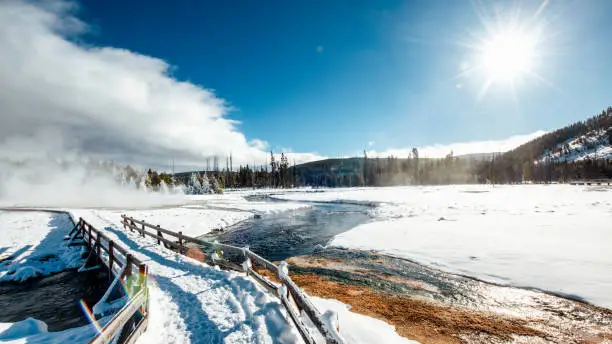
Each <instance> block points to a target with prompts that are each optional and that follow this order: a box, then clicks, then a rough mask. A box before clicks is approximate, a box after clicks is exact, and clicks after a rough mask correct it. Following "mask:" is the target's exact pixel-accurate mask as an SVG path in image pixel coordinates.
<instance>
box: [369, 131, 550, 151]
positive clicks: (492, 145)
mask: <svg viewBox="0 0 612 344" xmlns="http://www.w3.org/2000/svg"><path fill="white" fill-rule="evenodd" d="M544 134H546V132H545V131H542V130H538V131H536V132H534V133H531V134H525V135H515V136H511V137H509V138H507V139H503V140H488V141H472V142H459V143H451V144H446V145H432V146H425V147H417V148H418V150H419V155H420V156H421V157H427V158H443V157H445V156H446V155H448V154H449V153H450V152H451V151H452V152H453V155H455V156H457V155H465V154H474V153H498V152H507V151H509V150H512V149H514V148H516V147H518V146H520V145H522V144H523V143H527V142H529V141H531V140H533V139H535V138H536V137H539V136H542V135H544ZM411 152H412V148H397V149H396V148H390V149H387V150H385V151H375V150H371V151H368V156H379V157H387V156H391V155H392V156H396V157H407V156H409V155H410V154H411Z"/></svg>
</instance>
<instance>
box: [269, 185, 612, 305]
mask: <svg viewBox="0 0 612 344" xmlns="http://www.w3.org/2000/svg"><path fill="white" fill-rule="evenodd" d="M274 197H278V198H283V199H290V200H302V201H309V200H310V201H313V200H314V201H349V202H363V203H367V202H381V204H380V206H379V207H378V208H374V209H373V210H372V215H374V216H375V217H376V219H377V220H378V221H375V222H371V223H367V224H363V225H360V226H357V227H356V228H354V229H352V230H350V231H347V232H344V233H342V234H340V235H337V236H336V237H335V238H334V239H333V240H332V241H331V242H330V244H329V245H331V246H338V247H345V248H353V249H363V250H375V251H379V252H382V253H386V254H390V255H394V256H399V257H404V258H408V259H412V260H416V261H419V262H422V263H425V264H428V265H431V266H435V267H439V268H442V269H444V270H447V271H451V272H455V273H460V274H464V275H469V276H474V277H478V278H481V279H483V280H487V281H491V282H496V283H503V284H510V285H515V286H526V287H535V288H540V289H543V290H547V291H551V292H554V293H559V294H564V295H567V296H572V297H578V298H583V299H585V300H587V301H589V302H591V303H594V304H596V305H599V306H604V307H608V308H612V293H610V287H611V286H612V274H611V273H610V271H612V250H611V249H610V243H612V227H611V223H612V221H611V219H612V189H606V188H584V187H577V186H570V185H521V186H483V185H476V186H435V187H434V186H432V187H395V188H368V189H356V190H348V189H342V190H328V191H326V192H318V193H300V194H287V195H279V196H274Z"/></svg>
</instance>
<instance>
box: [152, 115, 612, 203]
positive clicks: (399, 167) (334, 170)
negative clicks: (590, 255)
mask: <svg viewBox="0 0 612 344" xmlns="http://www.w3.org/2000/svg"><path fill="white" fill-rule="evenodd" d="M611 128H612V107H608V108H607V109H606V110H604V111H602V112H601V113H600V114H598V115H596V116H593V117H591V118H589V119H587V120H585V121H580V122H576V123H574V124H571V125H568V126H566V127H564V128H561V129H558V130H555V131H553V132H550V133H547V134H545V135H543V136H541V137H538V138H536V139H534V140H531V141H530V142H527V143H525V144H523V145H521V146H520V147H517V148H516V149H513V150H511V151H509V152H506V153H503V154H501V153H499V154H484V155H473V156H454V155H453V152H450V153H449V154H448V155H447V156H446V157H444V158H440V159H432V158H422V157H421V156H420V155H419V151H418V149H417V148H413V149H412V152H411V153H410V154H409V156H407V157H394V156H389V157H386V158H381V157H369V156H367V154H366V152H364V155H363V157H357V158H349V159H326V160H322V161H315V162H310V163H306V164H301V165H299V166H295V163H294V164H293V166H291V165H290V164H289V160H288V158H287V156H286V155H285V154H284V153H281V154H280V155H274V153H273V152H270V158H269V161H267V162H266V163H264V164H261V165H256V166H252V165H240V166H238V167H237V168H233V166H232V157H231V155H230V156H228V158H227V159H226V160H225V162H226V167H225V169H221V168H220V167H219V165H220V164H219V161H220V159H219V158H218V157H212V158H208V159H206V165H205V166H206V169H204V170H201V171H198V172H188V173H177V174H175V175H170V174H167V173H163V172H162V173H157V172H155V171H151V170H149V173H148V180H150V185H151V188H153V189H156V188H159V185H160V183H161V181H162V180H163V181H164V184H167V185H168V186H173V185H176V186H179V187H183V188H184V190H186V191H187V192H188V193H189V192H195V193H197V192H198V191H193V190H207V191H206V192H209V191H208V190H211V191H210V192H222V191H223V189H227V188H290V187H297V186H315V187H317V186H325V187H352V186H395V185H442V184H474V183H495V184H503V183H522V182H536V183H547V182H554V181H558V182H564V181H569V180H574V179H603V178H611V177H612V161H611V160H609V159H608V160H606V159H596V160H595V159H584V160H581V161H570V162H562V161H557V160H555V159H546V158H545V157H546V156H551V154H553V153H557V154H569V153H570V152H569V149H568V147H567V144H565V145H564V143H566V142H567V141H568V140H569V139H570V138H576V137H580V136H582V135H585V134H587V133H589V132H593V131H599V132H601V131H602V130H607V133H606V135H607V137H608V140H609V143H610V144H611V145H612V129H611ZM211 162H212V166H211ZM211 167H212V168H211ZM198 184H199V185H198ZM207 184H208V185H209V187H206V186H205V185H207ZM213 185H214V187H213ZM194 188H195V189H194ZM190 190H191V191H190Z"/></svg>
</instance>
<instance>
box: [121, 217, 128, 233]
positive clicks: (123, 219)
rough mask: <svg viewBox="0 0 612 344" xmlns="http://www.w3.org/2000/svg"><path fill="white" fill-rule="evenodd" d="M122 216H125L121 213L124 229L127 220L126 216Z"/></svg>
mask: <svg viewBox="0 0 612 344" xmlns="http://www.w3.org/2000/svg"><path fill="white" fill-rule="evenodd" d="M124 216H125V214H124V215H121V223H123V230H125V229H126V226H125V223H126V222H127V220H126V218H125V217H124Z"/></svg>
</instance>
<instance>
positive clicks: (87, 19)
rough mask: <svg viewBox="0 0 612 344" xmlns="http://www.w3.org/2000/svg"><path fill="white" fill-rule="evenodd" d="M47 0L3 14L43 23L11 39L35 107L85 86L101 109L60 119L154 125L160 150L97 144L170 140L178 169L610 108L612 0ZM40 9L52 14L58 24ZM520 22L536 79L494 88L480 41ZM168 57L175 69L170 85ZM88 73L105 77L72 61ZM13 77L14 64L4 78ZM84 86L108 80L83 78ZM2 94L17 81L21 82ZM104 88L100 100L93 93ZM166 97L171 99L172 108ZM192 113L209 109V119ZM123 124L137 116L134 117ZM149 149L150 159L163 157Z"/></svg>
mask: <svg viewBox="0 0 612 344" xmlns="http://www.w3.org/2000/svg"><path fill="white" fill-rule="evenodd" d="M48 1H49V2H50V3H52V4H56V6H55V7H53V6H47V7H45V6H40V7H38V8H37V9H36V11H21V12H19V13H20V16H19V17H18V16H13V17H7V20H8V19H10V20H12V21H14V22H15V23H8V22H7V25H8V24H11V25H12V26H7V27H9V29H10V28H11V27H17V26H16V25H22V24H24V23H26V24H24V27H25V28H31V27H32V26H33V27H35V28H38V26H40V27H41V29H40V30H36V31H35V30H34V29H32V30H30V31H31V32H30V31H28V32H27V34H28V35H27V36H25V35H26V33H21V34H22V35H24V37H23V38H22V39H21V40H20V41H19V40H11V41H9V42H8V43H6V44H5V51H7V52H9V48H11V49H12V50H10V52H11V53H14V54H22V53H27V54H26V55H24V56H27V57H28V58H34V57H36V56H37V58H38V60H37V61H36V63H39V64H41V65H45V66H46V67H47V69H48V70H45V71H40V72H41V75H37V76H36V78H33V79H32V80H31V84H28V85H27V87H28V88H26V86H24V90H23V92H24V93H23V94H24V97H26V96H27V97H28V103H27V104H30V103H32V100H31V99H32V97H33V95H39V96H41V99H40V102H41V104H43V105H44V106H45V107H46V108H48V106H49V105H48V104H49V99H51V100H52V101H53V102H55V103H58V104H59V101H58V100H57V98H58V97H57V96H55V95H53V92H55V91H56V90H58V89H61V87H70V88H71V89H73V91H72V92H76V93H83V94H81V95H78V96H77V95H75V96H74V98H79V99H80V98H83V99H91V100H90V101H83V102H82V103H83V104H80V103H79V104H74V102H72V101H70V100H67V101H66V103H62V104H59V105H58V110H57V112H58V114H59V115H61V116H62V118H64V119H65V118H69V117H70V116H67V115H66V114H73V113H76V112H78V113H89V112H95V111H98V112H99V114H97V115H96V116H97V117H96V121H94V120H93V118H94V116H89V117H87V121H91V122H92V126H94V127H99V126H104V127H106V128H108V129H109V130H110V129H112V130H114V135H115V136H116V137H117V138H119V137H124V136H125V132H124V131H126V130H125V125H126V123H128V124H129V123H131V124H132V125H138V127H143V128H144V127H145V126H149V127H150V128H147V130H150V131H155V132H156V134H157V135H165V136H167V137H165V138H164V139H163V140H157V141H155V142H152V141H151V140H149V141H151V142H149V141H146V139H145V138H144V137H142V136H141V137H134V139H133V140H131V141H128V140H127V139H125V142H123V143H121V144H119V143H117V142H116V141H117V140H114V141H113V140H111V139H109V138H107V137H106V138H101V140H102V141H104V143H105V144H106V143H108V144H107V146H108V147H109V149H110V150H113V149H114V150H115V151H132V150H133V151H134V152H136V150H137V149H136V148H134V147H136V146H139V145H140V146H143V147H144V146H145V144H144V143H142V144H139V143H138V142H139V141H142V142H145V141H146V143H147V145H151V144H163V145H164V147H163V148H164V149H165V151H164V152H165V153H164V154H163V155H162V154H161V153H160V154H159V156H158V157H157V156H155V155H154V154H153V155H152V156H151V159H152V160H154V159H156V158H158V159H161V158H162V156H163V159H166V160H168V159H169V157H170V156H172V157H174V156H176V155H177V153H176V151H179V150H181V149H182V148H181V147H186V146H190V145H193V148H194V149H193V152H191V153H193V154H191V153H190V154H191V157H194V159H195V158H197V156H198V155H200V156H201V155H203V154H204V155H205V154H212V153H202V152H208V151H215V153H214V154H221V155H226V154H227V152H228V151H233V152H236V151H241V152H242V153H241V154H242V155H243V157H244V158H245V161H246V160H248V159H247V158H248V157H249V156H251V155H252V154H251V153H252V152H251V151H250V149H251V148H253V147H256V148H258V149H259V151H262V150H267V149H270V148H272V149H274V150H276V151H278V150H280V149H290V150H292V151H294V152H304V153H317V154H319V155H323V156H337V155H342V156H346V155H354V154H359V152H361V151H362V150H363V149H368V150H376V151H377V152H389V151H393V149H395V151H396V152H401V153H398V154H399V155H403V154H404V153H403V152H406V151H408V150H409V149H410V148H411V147H413V146H418V147H431V146H435V145H438V146H440V147H442V148H441V149H442V150H448V149H450V148H449V147H452V145H451V144H454V143H465V142H472V141H475V142H483V141H487V140H489V141H491V140H493V141H495V140H504V139H506V138H509V137H514V136H516V135H524V134H530V133H534V132H536V131H538V130H551V129H555V128H558V127H561V126H563V125H565V124H569V123H571V122H573V121H576V120H581V119H585V118H586V117H588V116H591V115H594V114H596V113H598V112H599V111H601V109H602V108H605V107H607V106H609V105H612V98H611V96H612V91H611V86H610V80H612V78H611V77H612V63H610V62H609V61H610V56H612V51H611V50H612V48H611V47H610V46H609V41H610V37H612V20H610V16H609V14H610V13H612V2H610V1H607V0H584V1H564V0H558V1H550V2H549V1H544V2H538V1H524V2H516V1H507V2H504V1H498V2H495V3H493V2H486V3H485V2H480V1H476V0H473V1H460V0H457V1H450V0H448V1H447V0H418V1H391V0H384V1H383V0H380V1H356V0H353V1H318V0H315V1H301V0H295V1H264V2H255V1H246V0H244V1H242V0H238V1H156V0H150V1H146V2H143V1H118V0H108V1H81V2H77V5H78V6H77V8H76V9H75V8H74V7H72V8H68V7H70V6H65V5H66V2H64V1H63V0H48ZM16 4H19V5H11V6H22V7H24V8H28V5H26V4H27V2H25V1H17V2H16ZM57 4H62V6H59V5H57ZM52 7H53V8H52ZM49 8H51V9H49ZM39 11H51V12H52V13H51V15H53V16H54V18H55V20H56V21H58V22H61V23H62V24H61V25H62V26H63V31H62V30H59V31H58V30H57V28H55V27H54V26H53V25H55V24H52V23H49V22H48V21H46V20H45V19H44V16H42V15H40V13H38V12H39ZM31 12H32V13H34V14H32V13H31ZM47 15H49V13H47ZM22 17H23V18H22ZM510 18H515V19H516V23H519V24H520V25H519V26H520V27H521V28H523V29H524V30H523V31H521V34H520V35H518V36H517V37H519V40H520V41H521V42H523V41H529V42H532V41H533V42H536V43H533V44H532V45H530V49H531V50H530V54H531V55H529V56H530V60H529V61H530V63H529V66H528V67H529V68H528V72H524V71H522V72H521V74H520V75H519V76H517V77H516V78H514V79H513V81H512V83H510V82H508V81H507V80H494V81H493V82H492V83H491V84H490V85H489V87H484V86H485V85H486V84H487V80H489V81H490V80H492V72H491V70H490V68H489V67H487V68H489V70H487V69H486V68H484V67H482V61H481V60H482V58H481V57H480V56H481V55H482V50H483V47H484V46H487V47H488V46H490V44H489V43H490V42H492V41H493V42H496V37H498V36H500V35H499V34H497V33H495V32H494V31H495V30H494V29H493V30H492V28H495V25H496V23H502V24H500V25H499V26H500V27H503V26H504V25H505V24H504V23H507V22H508V20H509V19H510ZM30 21H35V22H36V25H32V24H31V23H30ZM77 21H81V22H82V24H84V28H80V29H78V30H76V29H74V28H72V30H74V31H75V32H76V33H75V32H72V31H70V30H68V29H66V28H67V27H69V26H70V25H74V22H77ZM27 23H30V24H27ZM22 31H23V30H22ZM58 35H61V37H60V36H58ZM515 36H516V35H515ZM42 38H45V39H49V40H50V41H53V42H55V43H57V44H58V46H61V49H60V48H57V49H55V48H54V49H48V51H46V52H44V53H43V52H42V51H43V50H44V49H47V48H48V47H49V46H41V45H40V44H38V43H35V42H37V40H40V39H42ZM536 38H537V39H536ZM61 40H66V42H64V43H66V44H64V43H62V42H61ZM58 41H59V43H58ZM486 42H489V43H486ZM521 42H519V43H521ZM60 43H61V44H60ZM485 43H486V44H489V45H486V44H485ZM521 44H522V43H521ZM97 47H100V48H104V49H101V50H96V48H97ZM28 49H30V50H28ZM487 49H488V48H487ZM489 50H490V49H488V50H486V51H489ZM74 51H78V52H79V54H74ZM479 54H480V55H479ZM52 55H53V56H52ZM489 55H491V54H489ZM489 55H486V56H489ZM17 56H21V55H17ZM21 59H23V58H21ZM157 59H159V60H157ZM502 59H506V60H507V56H505V55H504V56H502ZM17 60H19V59H18V58H17ZM506 60H504V63H513V62H512V61H510V62H508V61H506ZM510 60H512V59H510ZM161 61H163V62H165V63H167V64H168V65H169V66H170V69H169V73H170V76H171V78H168V77H167V70H166V67H167V66H165V65H162V64H163V62H161ZM52 62H53V63H54V65H53V64H52ZM78 64H82V65H83V66H89V65H90V64H91V65H92V66H96V68H99V70H97V69H93V68H79V69H76V68H72V69H71V68H70V66H71V65H78ZM142 66H144V67H142ZM487 66H488V65H487ZM61 68H65V69H66V70H65V71H64V70H63V69H61ZM126 68H128V69H126ZM27 70H28V71H32V70H35V71H37V72H38V71H39V69H32V68H28V69H27ZM54 70H56V71H59V70H62V71H63V72H62V73H70V75H72V74H74V75H72V78H59V76H58V75H59V74H60V73H59V72H57V73H55V74H53V75H51V74H50V73H52V72H53V71H54ZM119 71H123V72H119ZM11 72H13V73H15V72H16V71H15V68H12V69H11V70H7V73H11ZM128 72H129V73H128ZM165 73H166V74H165ZM101 76H104V78H102V77H101ZM15 77H19V78H21V79H23V75H19V74H15ZM496 77H497V76H496ZM56 79H57V80H56ZM107 79H108V80H107ZM128 79H129V80H128ZM7 80H8V79H7ZM40 80H45V83H43V84H42V86H44V85H46V86H49V88H48V89H45V90H44V92H43V91H40V90H39V91H36V92H33V91H32V89H34V88H39V87H42V86H41V82H40ZM49 80H52V81H53V82H51V81H49ZM150 80H156V81H155V82H150ZM177 80H178V81H184V82H188V83H191V84H195V85H198V86H201V87H203V88H204V89H210V90H214V95H210V94H209V93H206V92H205V93H204V94H203V95H202V94H199V95H198V92H199V91H197V90H194V89H192V88H190V87H184V85H183V84H180V83H176V81H177ZM128 81H129V82H128ZM85 82H87V83H97V84H95V85H82V83H85ZM511 84H514V87H511ZM108 85H112V86H110V87H109V86H108ZM115 85H116V88H117V89H115ZM126 85H127V86H126ZM160 85H161V86H160ZM128 86H129V87H128ZM162 86H163V87H162ZM7 87H9V88H15V86H14V83H12V84H10V85H8V86H7ZM122 87H123V88H122ZM485 88H486V91H483V90H484V89H485ZM102 89H105V91H104V92H102V94H101V93H100V92H97V93H96V92H91V91H92V90H102ZM183 91H185V92H183ZM45 92H46V93H45ZM106 93H109V94H106ZM115 93H119V94H115ZM42 95H44V96H42ZM167 95H175V96H176V97H174V98H168V99H166V100H164V99H163V98H164V97H166V96H167ZM109 97H110V98H109ZM147 97H149V98H147ZM168 97H169V96H168ZM194 97H196V98H198V97H200V98H202V97H203V98H206V100H204V101H201V100H198V99H196V98H194ZM217 98H220V99H223V100H224V101H225V102H226V105H227V106H229V107H231V108H232V110H231V111H229V113H224V114H221V116H225V117H226V118H229V119H233V120H236V121H239V122H240V124H238V125H237V127H235V128H232V126H231V123H230V122H224V121H222V120H221V121H220V120H218V119H217V116H219V114H220V113H222V112H223V111H222V110H219V108H218V107H217V105H216V99H217ZM12 99H13V100H14V98H12ZM109 99H113V101H112V102H109ZM143 99H148V100H146V101H145V100H143ZM178 99H182V100H181V101H179V100H178ZM185 99H187V100H185ZM118 100H120V101H118ZM209 100H210V101H209ZM114 101H117V103H116V104H115V103H113V102H114ZM183 101H185V104H187V103H188V104H187V105H184V106H183V107H182V108H180V110H177V109H178V108H177V107H176V106H177V105H176V104H178V103H180V102H183ZM211 102H212V103H211ZM88 104H103V105H104V106H109V107H110V108H112V109H113V111H117V109H120V111H119V112H121V113H126V114H125V115H119V114H117V115H116V116H117V118H114V117H113V118H111V119H109V118H107V117H108V116H107V114H108V112H102V111H101V110H100V109H96V108H93V107H92V106H87V105H88ZM211 104H212V105H211ZM22 105H23V104H22ZM60 105H61V106H60ZM28 106H30V105H28ZM41 106H42V105H41ZM162 107H163V108H164V109H163V111H162V110H159V111H157V110H158V109H161V108H162ZM194 109H199V110H194ZM105 111H106V109H105ZM192 111H195V112H194V113H201V112H202V111H204V112H206V111H208V112H206V115H205V116H204V117H206V118H205V119H202V120H199V119H197V118H194V117H193V116H191V113H192ZM198 111H200V112H198ZM119 112H118V113H119ZM183 112H186V113H183ZM143 113H146V114H147V116H150V118H155V122H149V121H148V119H146V117H145V116H144V115H142V114H143ZM59 115H58V116H59ZM128 115H129V116H131V117H129V118H131V119H132V120H130V121H128V120H126V119H125V118H127V117H126V116H128ZM122 116H123V117H122ZM169 116H170V117H172V116H176V118H177V119H176V122H177V123H174V124H173V125H175V127H173V128H172V129H171V130H170V129H169V130H167V132H166V131H164V130H159V129H160V128H162V129H163V127H164V126H168V125H169V124H168V123H167V122H168V117H169ZM139 117H142V118H139ZM56 122H57V121H49V123H47V124H49V125H54V124H56ZM181 123H183V126H182V127H181V126H180V124H181ZM211 123H212V124H211ZM72 125H74V127H75V128H76V127H78V126H79V125H80V126H82V123H77V122H75V123H72ZM209 125H213V126H215V125H219V128H221V130H225V132H226V133H225V134H224V135H225V136H219V137H218V138H215V137H214V135H211V134H207V135H202V136H206V138H199V141H198V142H195V141H193V140H192V141H193V144H192V143H191V142H189V141H187V140H183V139H184V137H185V136H189V138H192V139H193V138H194V136H196V135H197V133H198V132H200V131H201V130H207V126H209ZM64 126H65V125H64ZM198 126H199V127H198ZM187 127H190V128H191V131H190V134H189V135H186V134H185V133H187V132H188V129H189V128H187ZM20 128H21V127H20ZM23 128H28V127H27V126H23ZM215 128H216V127H215ZM200 129H201V130H200ZM208 129H210V128H208ZM62 130H63V129H62ZM211 130H212V129H211ZM13 131H15V130H13ZM194 133H196V135H194ZM68 136H69V137H71V136H70V135H68ZM209 137H213V138H209ZM523 137H530V136H529V135H527V136H523ZM207 138H208V141H206V140H207ZM255 139H258V140H264V141H266V142H267V143H268V146H266V145H264V144H262V145H259V144H257V141H253V140H255ZM92 140H93V139H88V138H86V139H83V140H82V142H81V143H80V148H83V147H85V148H86V149H89V150H90V151H94V152H95V149H90V148H91V147H93V148H96V149H97V147H100V143H99V142H98V141H96V142H94V143H92V142H89V141H92ZM225 140H231V141H232V144H231V145H230V148H227V147H221V148H219V147H217V146H219V145H221V146H223V143H224V142H225ZM106 141H108V142H106ZM209 141H210V142H209ZM160 142H161V143H160ZM215 145H216V146H215ZM477 148H478V147H477ZM402 149H406V150H405V151H404V150H402ZM473 149H474V148H473V147H472V150H473ZM149 150H150V152H149V151H147V152H144V153H147V154H148V153H155V154H157V153H159V152H160V150H159V149H153V148H151V149H149ZM142 153H143V152H142V150H141V151H140V152H139V153H138V154H142ZM126 154H127V153H126ZM134 154H136V153H134ZM258 156H259V158H258V159H260V160H261V159H262V158H261V156H262V155H261V154H260V155H258ZM198 159H199V158H198ZM196 160H197V159H196ZM194 161H195V160H194Z"/></svg>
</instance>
